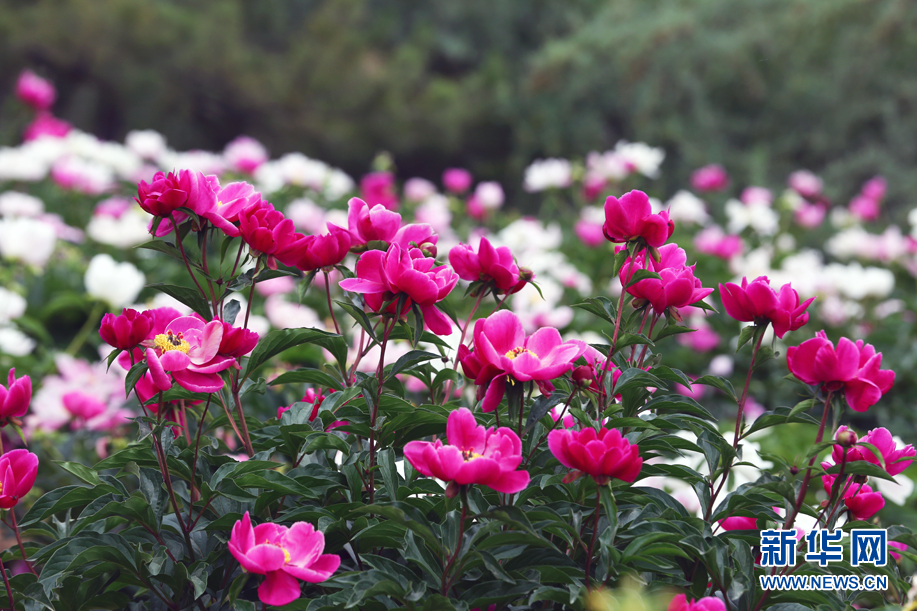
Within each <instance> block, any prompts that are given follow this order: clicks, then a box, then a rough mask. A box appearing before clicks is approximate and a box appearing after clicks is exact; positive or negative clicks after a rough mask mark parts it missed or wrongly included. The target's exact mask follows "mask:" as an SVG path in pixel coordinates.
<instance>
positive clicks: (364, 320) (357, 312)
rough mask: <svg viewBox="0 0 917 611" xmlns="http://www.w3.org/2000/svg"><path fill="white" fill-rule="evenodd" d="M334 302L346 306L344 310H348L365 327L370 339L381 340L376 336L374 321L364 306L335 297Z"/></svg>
mask: <svg viewBox="0 0 917 611" xmlns="http://www.w3.org/2000/svg"><path fill="white" fill-rule="evenodd" d="M334 303H336V304H338V305H339V306H341V307H342V308H344V311H345V312H347V314H349V315H350V317H351V318H353V319H354V320H355V321H357V324H359V325H360V326H361V327H362V328H363V330H364V331H366V333H367V335H369V337H370V339H372V340H373V341H374V342H378V341H379V340H378V338H376V333H375V331H373V323H372V321H371V320H370V319H369V316H367V315H366V312H364V311H363V308H361V307H359V306H357V305H355V304H353V303H348V302H346V301H339V300H337V299H335V301H334Z"/></svg>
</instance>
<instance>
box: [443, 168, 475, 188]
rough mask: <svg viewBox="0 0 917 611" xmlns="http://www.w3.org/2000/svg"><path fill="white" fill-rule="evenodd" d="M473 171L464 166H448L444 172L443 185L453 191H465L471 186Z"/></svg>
mask: <svg viewBox="0 0 917 611" xmlns="http://www.w3.org/2000/svg"><path fill="white" fill-rule="evenodd" d="M471 182H472V178H471V172H469V171H468V170H465V169H462V168H448V169H447V170H446V171H445V172H443V186H444V187H446V190H447V191H451V192H452V193H464V192H465V191H467V190H468V189H470V188H471Z"/></svg>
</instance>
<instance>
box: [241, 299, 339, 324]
mask: <svg viewBox="0 0 917 611" xmlns="http://www.w3.org/2000/svg"><path fill="white" fill-rule="evenodd" d="M264 313H265V315H266V316H267V319H268V321H270V323H271V325H272V326H273V327H274V328H275V329H296V328H299V327H314V328H317V329H324V328H325V323H324V322H322V320H321V318H319V317H318V313H316V311H315V310H313V309H312V308H310V307H308V306H304V305H299V304H298V303H293V302H290V301H287V300H286V299H284V297H283V295H280V294H277V295H271V296H270V297H268V298H267V299H266V300H265V302H264ZM243 316H244V315H243Z"/></svg>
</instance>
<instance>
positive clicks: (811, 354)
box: [786, 331, 895, 412]
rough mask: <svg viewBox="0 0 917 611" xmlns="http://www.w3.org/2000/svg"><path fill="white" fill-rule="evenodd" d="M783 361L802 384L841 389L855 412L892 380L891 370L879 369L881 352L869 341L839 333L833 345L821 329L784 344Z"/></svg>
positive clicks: (885, 389)
mask: <svg viewBox="0 0 917 611" xmlns="http://www.w3.org/2000/svg"><path fill="white" fill-rule="evenodd" d="M786 362H787V366H788V367H789V369H790V373H792V374H793V375H794V376H796V377H797V378H799V379H800V380H802V381H803V382H805V383H806V384H822V386H823V388H824V390H826V391H831V392H840V391H841V390H843V391H844V395H845V397H846V398H847V404H848V405H850V407H851V408H853V409H854V410H856V411H858V412H865V411H866V410H867V409H869V408H870V407H871V406H873V405H875V404H876V402H877V401H878V400H879V399H881V398H882V395H884V394H885V393H886V392H888V390H889V389H890V388H891V387H892V384H894V382H895V372H894V371H890V370H887V369H879V367H880V365H881V364H882V353H881V352H878V353H877V352H876V350H875V348H873V347H872V345H870V344H865V343H863V340H857V342H856V343H853V342H852V341H850V340H849V339H847V338H846V337H842V338H841V339H840V341H838V343H837V349H835V348H834V344H832V343H831V342H830V341H828V337H827V335H826V334H825V332H824V331H819V332H818V333H817V334H816V336H815V337H813V338H812V339H810V340H806V341H804V342H802V343H801V344H800V345H799V346H790V347H789V348H787V351H786Z"/></svg>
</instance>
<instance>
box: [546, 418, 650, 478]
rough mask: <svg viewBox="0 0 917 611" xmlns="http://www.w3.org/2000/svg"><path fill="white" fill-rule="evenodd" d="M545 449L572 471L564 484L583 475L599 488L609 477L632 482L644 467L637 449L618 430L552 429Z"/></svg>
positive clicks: (588, 428) (589, 428)
mask: <svg viewBox="0 0 917 611" xmlns="http://www.w3.org/2000/svg"><path fill="white" fill-rule="evenodd" d="M548 447H549V448H550V449H551V453H552V454H553V455H554V457H555V458H556V459H557V460H559V461H560V463H561V464H562V465H564V466H565V467H567V468H569V469H573V473H571V474H570V475H568V476H567V477H566V478H565V479H564V481H572V480H574V479H576V478H577V477H579V476H580V475H583V474H586V475H589V476H591V477H592V479H594V480H595V482H596V483H597V484H598V485H600V486H602V485H604V484H607V483H608V482H609V481H610V480H611V479H612V478H615V479H619V480H621V481H624V482H628V483H631V482H633V481H634V480H635V479H637V475H639V474H640V469H641V468H642V467H643V459H642V458H640V454H639V448H638V447H637V445H636V444H632V443H631V442H629V441H628V440H627V439H625V438H624V437H623V436H622V435H621V431H619V430H618V429H606V428H600V429H599V430H598V431H596V430H595V429H594V428H592V427H587V428H584V429H582V430H581V431H573V430H570V429H565V430H559V429H555V430H553V431H551V432H550V433H549V434H548Z"/></svg>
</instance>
